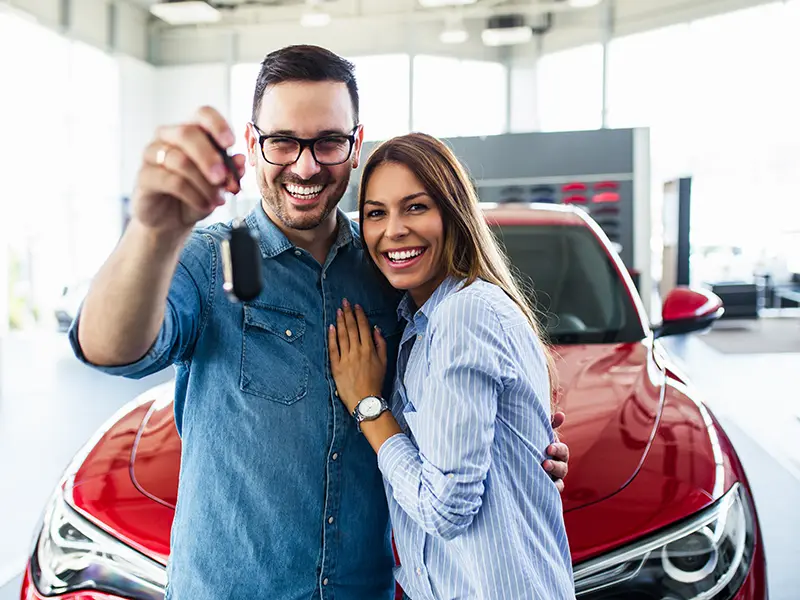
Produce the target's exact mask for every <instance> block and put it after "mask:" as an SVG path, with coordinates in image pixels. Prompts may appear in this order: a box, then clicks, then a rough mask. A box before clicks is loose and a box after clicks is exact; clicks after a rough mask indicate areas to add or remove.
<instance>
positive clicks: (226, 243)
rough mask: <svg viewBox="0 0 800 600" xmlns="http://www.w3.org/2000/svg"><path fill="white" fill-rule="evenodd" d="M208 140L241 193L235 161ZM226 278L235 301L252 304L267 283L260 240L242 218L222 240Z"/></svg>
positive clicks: (234, 221)
mask: <svg viewBox="0 0 800 600" xmlns="http://www.w3.org/2000/svg"><path fill="white" fill-rule="evenodd" d="M207 135H208V134H207ZM208 139H209V141H210V142H211V144H212V145H213V146H214V148H216V149H217V152H219V154H220V156H221V157H222V160H223V162H224V163H225V167H226V168H227V169H228V172H229V173H230V174H231V177H233V178H234V179H235V180H236V182H237V184H238V185H239V191H241V189H242V185H241V181H240V178H239V173H238V169H237V168H236V164H235V163H234V162H233V159H232V158H231V156H230V155H229V154H228V153H227V152H226V151H225V149H224V148H222V146H220V145H219V144H218V143H217V141H216V140H215V139H214V138H213V137H212V136H211V135H208ZM235 196H236V194H233V197H235ZM222 277H223V282H222V289H223V290H225V293H226V295H227V296H228V299H229V300H231V301H232V302H249V301H250V300H254V299H255V298H257V297H258V295H259V294H260V293H261V288H262V285H263V284H262V277H261V252H260V251H259V248H258V241H257V240H256V238H255V237H254V236H253V234H252V233H251V232H250V228H249V227H248V226H247V224H246V223H245V222H244V219H241V218H240V217H236V218H235V219H234V220H233V223H232V227H231V231H230V233H229V234H228V237H227V239H224V240H222Z"/></svg>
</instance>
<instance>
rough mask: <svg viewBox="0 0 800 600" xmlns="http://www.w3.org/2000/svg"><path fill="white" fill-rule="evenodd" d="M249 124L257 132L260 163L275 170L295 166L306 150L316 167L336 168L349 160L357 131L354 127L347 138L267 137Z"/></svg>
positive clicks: (341, 136)
mask: <svg viewBox="0 0 800 600" xmlns="http://www.w3.org/2000/svg"><path fill="white" fill-rule="evenodd" d="M250 125H252V126H253V129H254V130H255V131H256V133H258V145H259V146H260V147H261V155H262V156H263V157H264V160H265V161H267V162H268V163H270V164H272V165H277V166H279V167H286V166H288V165H291V164H294V163H296V162H297V160H298V159H299V158H300V155H301V154H302V153H303V150H305V149H306V148H311V155H312V156H313V157H314V160H315V161H317V163H319V164H320V165H323V166H326V167H330V166H333V165H340V164H342V163H343V162H346V161H347V159H348V158H350V153H351V152H352V151H353V144H354V143H355V141H356V131H357V130H358V125H356V126H355V127H354V128H353V130H352V131H351V132H350V133H349V134H348V135H344V134H340V133H336V134H329V135H324V136H320V137H317V138H311V139H305V138H298V137H293V136H290V135H267V134H265V133H264V132H263V131H261V130H260V129H259V128H258V126H257V125H256V124H255V123H250Z"/></svg>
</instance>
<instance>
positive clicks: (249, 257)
mask: <svg viewBox="0 0 800 600" xmlns="http://www.w3.org/2000/svg"><path fill="white" fill-rule="evenodd" d="M222 271H223V278H224V280H223V283H222V288H223V289H224V290H225V293H226V294H227V295H228V298H229V299H230V300H231V301H232V302H249V301H250V300H255V299H256V298H257V297H258V295H259V294H260V293H261V288H262V285H263V284H262V277H261V252H260V250H259V248H258V241H257V240H256V238H255V237H253V235H252V234H251V233H250V228H249V227H248V226H247V225H246V224H245V223H244V222H243V221H240V222H239V223H238V224H236V223H235V224H234V226H233V228H232V229H231V232H230V234H229V236H228V239H226V240H223V242H222Z"/></svg>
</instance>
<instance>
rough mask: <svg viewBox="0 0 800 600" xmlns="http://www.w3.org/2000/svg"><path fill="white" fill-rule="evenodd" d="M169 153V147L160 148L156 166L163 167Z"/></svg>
mask: <svg viewBox="0 0 800 600" xmlns="http://www.w3.org/2000/svg"><path fill="white" fill-rule="evenodd" d="M168 152H169V146H165V147H164V148H160V149H159V150H158V152H156V164H157V165H158V166H159V167H163V166H164V163H165V162H166V160H167V153H168Z"/></svg>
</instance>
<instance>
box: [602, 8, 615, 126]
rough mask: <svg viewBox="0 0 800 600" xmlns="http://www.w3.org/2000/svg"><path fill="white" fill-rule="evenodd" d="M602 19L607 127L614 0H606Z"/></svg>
mask: <svg viewBox="0 0 800 600" xmlns="http://www.w3.org/2000/svg"><path fill="white" fill-rule="evenodd" d="M604 8H605V15H604V21H603V125H602V126H603V129H605V128H607V127H608V110H609V106H608V90H609V80H608V64H609V61H608V51H609V48H610V45H611V40H612V38H613V36H614V0H606V3H605V7H604Z"/></svg>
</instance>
